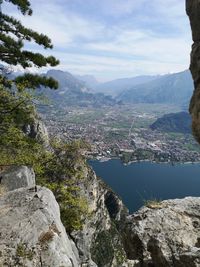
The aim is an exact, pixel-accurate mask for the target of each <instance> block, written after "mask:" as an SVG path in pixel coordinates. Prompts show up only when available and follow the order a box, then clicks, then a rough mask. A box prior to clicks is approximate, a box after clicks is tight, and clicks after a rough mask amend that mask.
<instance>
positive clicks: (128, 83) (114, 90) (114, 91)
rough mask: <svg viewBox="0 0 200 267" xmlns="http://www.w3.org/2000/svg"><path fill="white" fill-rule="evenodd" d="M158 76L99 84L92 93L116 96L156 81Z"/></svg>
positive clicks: (138, 77) (137, 77)
mask: <svg viewBox="0 0 200 267" xmlns="http://www.w3.org/2000/svg"><path fill="white" fill-rule="evenodd" d="M158 77H159V76H145V75H143V76H136V77H132V78H123V79H116V80H113V81H109V82H105V83H100V84H98V85H96V86H95V87H94V92H99V93H104V94H105V95H111V96H113V97H114V96H117V95H118V94H120V93H121V92H123V91H125V90H127V89H129V88H131V87H133V86H136V85H139V84H143V83H147V82H150V81H152V80H154V79H157V78H158Z"/></svg>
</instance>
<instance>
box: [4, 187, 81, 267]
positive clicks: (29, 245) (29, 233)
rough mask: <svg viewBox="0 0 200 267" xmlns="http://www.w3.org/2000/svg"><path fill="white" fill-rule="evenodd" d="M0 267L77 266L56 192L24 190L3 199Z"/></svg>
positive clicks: (75, 253) (40, 189) (42, 189)
mask: <svg viewBox="0 0 200 267" xmlns="http://www.w3.org/2000/svg"><path fill="white" fill-rule="evenodd" d="M0 235H1V238H0V266H4V267H6V266H9V267H17V266H27V267H40V266H41V267H61V266H63V267H78V266H80V265H79V260H78V251H77V249H76V247H75V245H74V243H73V242H72V241H71V240H70V239H69V238H68V236H67V234H66V232H65V229H64V227H63V225H62V223H61V221H60V211H59V206H58V204H57V202H56V200H55V197H54V195H53V193H52V192H51V191H50V190H48V189H46V188H42V187H37V192H35V188H21V189H17V190H13V191H10V192H8V193H6V194H5V195H1V196H0Z"/></svg>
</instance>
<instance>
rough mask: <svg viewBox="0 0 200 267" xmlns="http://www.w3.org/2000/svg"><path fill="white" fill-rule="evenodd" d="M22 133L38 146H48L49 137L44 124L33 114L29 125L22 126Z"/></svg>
mask: <svg viewBox="0 0 200 267" xmlns="http://www.w3.org/2000/svg"><path fill="white" fill-rule="evenodd" d="M22 128H23V132H24V133H25V134H26V135H28V136H29V137H31V138H33V139H36V140H37V141H38V142H39V143H40V144H43V145H44V146H48V145H49V135H48V132H47V128H46V127H45V125H44V123H43V122H42V121H41V120H40V118H39V117H38V115H37V114H36V113H35V115H34V118H33V120H32V122H31V123H29V124H25V125H23V127H22Z"/></svg>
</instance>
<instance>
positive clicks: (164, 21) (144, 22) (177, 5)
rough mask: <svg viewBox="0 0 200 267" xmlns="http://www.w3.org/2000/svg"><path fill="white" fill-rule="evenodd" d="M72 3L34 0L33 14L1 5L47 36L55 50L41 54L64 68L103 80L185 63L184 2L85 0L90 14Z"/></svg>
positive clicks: (187, 30)
mask: <svg viewBox="0 0 200 267" xmlns="http://www.w3.org/2000/svg"><path fill="white" fill-rule="evenodd" d="M72 1H73V2H71V0H51V1H41V0H34V2H33V10H34V14H33V16H32V17H22V16H21V15H20V14H19V12H16V9H15V8H14V9H13V8H8V6H9V5H8V4H7V5H6V6H5V7H4V8H5V10H6V11H9V13H10V14H12V15H13V16H15V17H17V18H19V19H20V20H22V22H23V23H24V24H25V25H27V26H28V27H30V28H33V29H35V30H37V31H38V32H43V33H45V34H47V35H49V37H50V38H51V39H52V41H53V44H54V50H53V51H50V52H49V51H47V52H46V51H45V54H47V53H50V54H53V55H54V56H56V57H58V58H59V59H60V61H61V65H60V66H59V68H62V69H63V70H64V69H65V70H67V71H71V72H75V73H81V74H87V73H94V74H96V75H97V76H98V77H106V79H107V78H109V77H110V78H114V77H115V78H118V77H123V76H134V75H139V74H157V73H160V74H161V73H167V72H176V71H181V70H183V69H186V68H187V67H188V65H189V53H190V44H191V37H190V36H191V34H190V28H189V22H188V19H187V17H186V15H185V10H184V9H185V7H184V2H185V1H184V0H167V1H166V0H151V1H149V0H102V1H99V0H84V4H85V5H86V7H87V5H90V9H91V10H93V12H92V11H91V10H90V12H89V13H87V12H86V11H83V10H82V9H81V7H82V5H83V0H72ZM70 4H73V5H74V7H73V9H71V8H70ZM30 47H31V49H33V50H35V51H37V50H38V49H39V48H38V47H35V46H30ZM61 51H62V52H61ZM40 52H42V53H43V52H44V51H42V50H41V51H40Z"/></svg>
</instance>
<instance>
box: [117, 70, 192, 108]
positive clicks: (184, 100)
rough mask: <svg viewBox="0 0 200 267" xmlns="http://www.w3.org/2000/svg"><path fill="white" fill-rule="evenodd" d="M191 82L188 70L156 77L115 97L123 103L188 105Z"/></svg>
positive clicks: (190, 94)
mask: <svg viewBox="0 0 200 267" xmlns="http://www.w3.org/2000/svg"><path fill="white" fill-rule="evenodd" d="M192 91H193V82H192V77H191V74H190V72H189V71H188V70H186V71H183V72H179V73H175V74H168V75H164V76H161V77H158V78H156V79H154V80H152V81H149V82H146V83H143V84H139V85H135V86H133V87H132V88H129V89H128V90H124V91H123V92H121V93H120V94H119V95H118V96H117V97H116V99H117V100H120V101H122V102H124V103H129V104H130V103H131V104H133V103H167V104H176V105H181V106H185V105H187V106H188V103H189V100H190V98H191V96H192Z"/></svg>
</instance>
